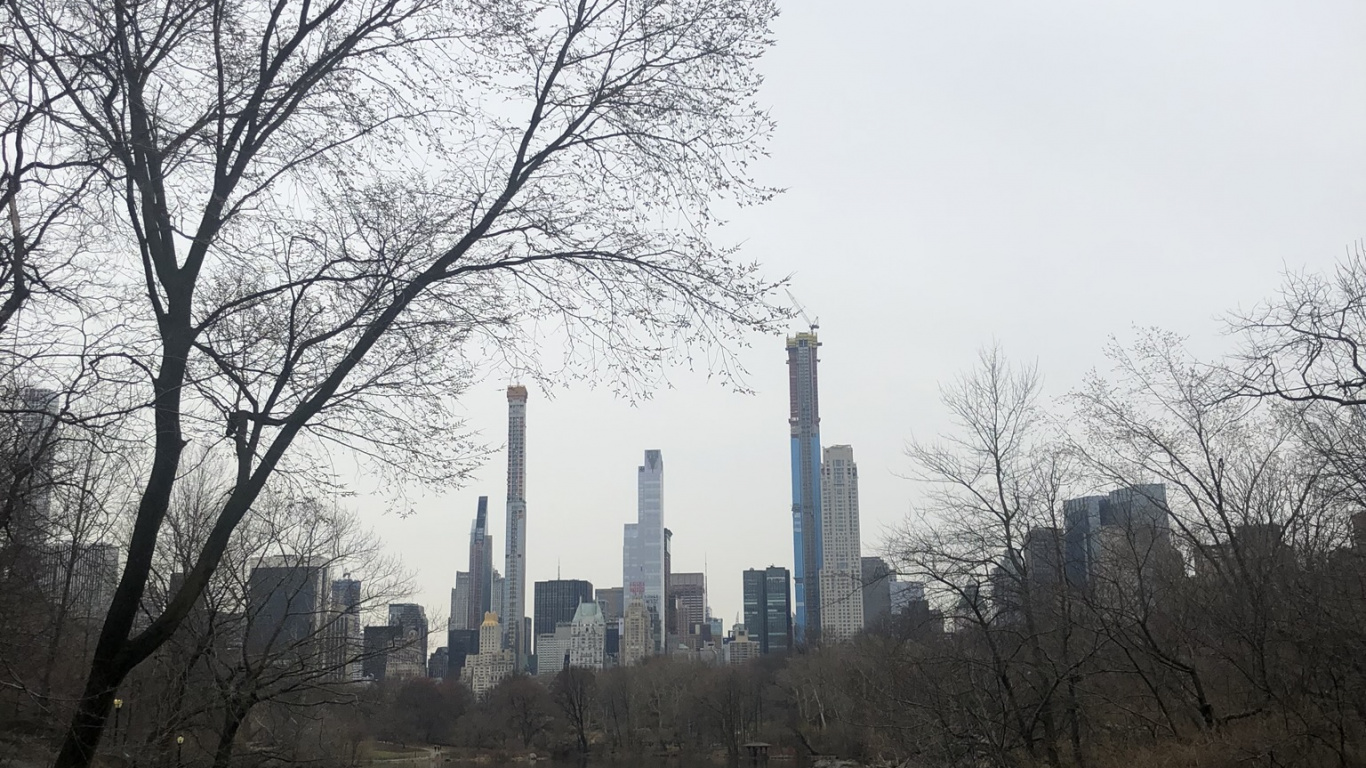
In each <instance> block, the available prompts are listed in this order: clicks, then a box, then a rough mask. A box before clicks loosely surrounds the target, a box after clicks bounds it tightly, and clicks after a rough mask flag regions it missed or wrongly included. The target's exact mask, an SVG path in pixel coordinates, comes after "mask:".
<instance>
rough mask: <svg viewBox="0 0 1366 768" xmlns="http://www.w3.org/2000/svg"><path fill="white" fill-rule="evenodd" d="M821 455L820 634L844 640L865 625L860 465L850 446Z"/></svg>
mask: <svg viewBox="0 0 1366 768" xmlns="http://www.w3.org/2000/svg"><path fill="white" fill-rule="evenodd" d="M822 459H823V460H822V461H821V537H822V542H821V572H820V583H821V637H822V638H823V639H825V640H831V641H840V640H848V639H850V638H852V637H853V636H854V635H856V634H858V633H859V632H860V631H861V630H862V629H863V561H862V552H861V550H860V545H859V508H858V465H857V464H855V463H854V449H853V448H852V447H851V446H848V445H832V446H830V447H829V448H826V449H825V451H824V453H823V455H822Z"/></svg>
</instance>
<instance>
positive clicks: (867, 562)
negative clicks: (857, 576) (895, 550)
mask: <svg viewBox="0 0 1366 768" xmlns="http://www.w3.org/2000/svg"><path fill="white" fill-rule="evenodd" d="M859 562H860V567H861V569H862V575H863V626H864V627H865V628H867V629H868V630H869V631H872V630H874V629H879V630H880V629H885V628H886V627H887V620H888V618H889V617H890V616H891V615H892V581H893V580H895V579H896V574H894V573H892V569H891V566H889V565H887V561H886V560H883V559H882V558H880V557H864V558H860V560H859Z"/></svg>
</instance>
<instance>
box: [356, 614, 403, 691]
mask: <svg viewBox="0 0 1366 768" xmlns="http://www.w3.org/2000/svg"><path fill="white" fill-rule="evenodd" d="M402 642H403V628H402V627H388V626H385V627H366V628H365V640H364V646H365V656H364V658H363V659H362V660H361V675H362V676H364V677H368V678H370V679H371V680H383V679H384V677H385V672H386V671H387V669H388V666H389V665H388V662H389V653H390V652H391V651H393V650H394V649H395V648H397V647H398V646H399V645H400V644H401V643H402Z"/></svg>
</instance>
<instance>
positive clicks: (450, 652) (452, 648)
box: [446, 629, 479, 677]
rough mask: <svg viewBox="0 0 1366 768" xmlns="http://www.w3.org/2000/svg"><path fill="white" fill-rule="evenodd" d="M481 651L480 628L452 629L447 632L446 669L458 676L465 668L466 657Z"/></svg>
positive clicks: (452, 674) (451, 674) (452, 675)
mask: <svg viewBox="0 0 1366 768" xmlns="http://www.w3.org/2000/svg"><path fill="white" fill-rule="evenodd" d="M476 653H479V630H477V629H452V630H449V631H448V632H446V669H447V672H448V674H450V676H451V677H457V676H459V674H460V670H462V669H464V668H465V659H467V658H468V657H470V656H473V655H475V654H476Z"/></svg>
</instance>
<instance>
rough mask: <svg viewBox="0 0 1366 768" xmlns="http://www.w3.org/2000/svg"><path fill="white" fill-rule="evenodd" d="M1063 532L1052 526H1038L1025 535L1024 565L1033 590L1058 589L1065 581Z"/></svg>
mask: <svg viewBox="0 0 1366 768" xmlns="http://www.w3.org/2000/svg"><path fill="white" fill-rule="evenodd" d="M1063 549H1064V543H1063V532H1062V531H1060V530H1058V529H1057V528H1053V527H1051V526H1036V527H1034V528H1030V529H1029V533H1027V534H1025V545H1024V564H1025V573H1026V574H1027V575H1028V577H1029V586H1030V588H1031V589H1033V588H1050V587H1056V586H1058V585H1059V584H1061V583H1062V579H1063V562H1062V561H1063Z"/></svg>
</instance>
